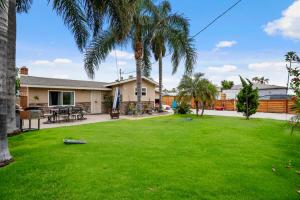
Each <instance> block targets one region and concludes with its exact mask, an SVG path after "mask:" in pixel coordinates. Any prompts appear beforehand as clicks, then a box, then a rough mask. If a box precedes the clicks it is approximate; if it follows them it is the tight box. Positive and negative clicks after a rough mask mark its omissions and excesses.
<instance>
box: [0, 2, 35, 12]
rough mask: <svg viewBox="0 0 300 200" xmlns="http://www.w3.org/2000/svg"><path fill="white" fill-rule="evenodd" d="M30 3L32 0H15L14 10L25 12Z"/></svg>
mask: <svg viewBox="0 0 300 200" xmlns="http://www.w3.org/2000/svg"><path fill="white" fill-rule="evenodd" d="M1 1H2V0H1ZM0 4H1V3H0ZM31 4H32V0H16V10H17V12H18V13H22V12H25V13H27V12H28V11H29V9H30V7H31Z"/></svg>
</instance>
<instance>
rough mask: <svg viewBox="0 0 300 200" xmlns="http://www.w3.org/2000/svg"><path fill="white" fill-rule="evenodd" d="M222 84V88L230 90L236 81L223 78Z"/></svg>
mask: <svg viewBox="0 0 300 200" xmlns="http://www.w3.org/2000/svg"><path fill="white" fill-rule="evenodd" d="M221 85H222V90H229V89H231V88H232V87H233V85H234V83H233V81H227V80H223V81H222V82H221Z"/></svg>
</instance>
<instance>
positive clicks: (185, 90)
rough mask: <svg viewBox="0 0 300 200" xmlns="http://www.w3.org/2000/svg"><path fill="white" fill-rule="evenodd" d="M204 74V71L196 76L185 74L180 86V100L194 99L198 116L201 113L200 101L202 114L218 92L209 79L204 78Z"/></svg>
mask: <svg viewBox="0 0 300 200" xmlns="http://www.w3.org/2000/svg"><path fill="white" fill-rule="evenodd" d="M203 76H204V74H203V73H196V74H194V76H189V75H184V76H183V77H182V79H181V81H180V83H179V86H178V90H179V94H178V98H179V100H183V101H191V100H193V101H194V104H195V106H196V114H197V116H198V115H199V103H201V105H202V112H201V116H202V115H203V113H204V108H205V105H206V104H208V103H212V101H213V100H215V98H216V96H217V94H218V90H217V88H216V87H215V86H214V85H213V84H212V83H211V82H210V81H209V80H207V79H205V78H203Z"/></svg>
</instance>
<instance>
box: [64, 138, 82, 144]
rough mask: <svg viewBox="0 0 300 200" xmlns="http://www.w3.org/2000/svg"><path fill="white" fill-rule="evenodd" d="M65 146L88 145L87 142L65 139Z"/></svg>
mask: <svg viewBox="0 0 300 200" xmlns="http://www.w3.org/2000/svg"><path fill="white" fill-rule="evenodd" d="M64 143H65V144H86V141H83V140H71V139H64Z"/></svg>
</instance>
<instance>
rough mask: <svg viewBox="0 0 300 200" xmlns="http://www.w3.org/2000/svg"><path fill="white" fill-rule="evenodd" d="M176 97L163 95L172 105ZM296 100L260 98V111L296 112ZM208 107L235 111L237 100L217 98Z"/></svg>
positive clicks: (165, 100) (164, 101)
mask: <svg viewBox="0 0 300 200" xmlns="http://www.w3.org/2000/svg"><path fill="white" fill-rule="evenodd" d="M175 98H176V97H170V96H166V97H163V104H166V105H170V106H171V105H172V102H173V100H174V99H175ZM294 103H295V101H294V100H286V99H276V100H259V106H258V109H257V111H258V112H266V113H289V114H293V113H295V112H294V111H293V109H292V108H293V106H294ZM191 106H192V108H195V105H194V102H193V101H192V102H191ZM206 107H207V109H215V108H216V107H222V108H223V109H224V110H228V111H235V110H236V100H215V101H214V103H213V104H212V105H210V106H206Z"/></svg>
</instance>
